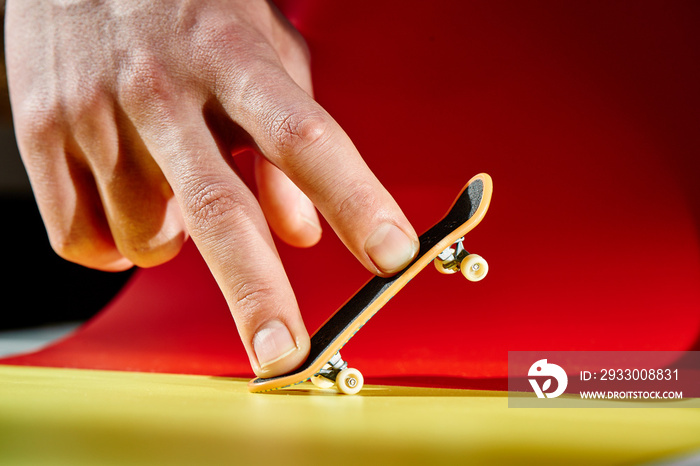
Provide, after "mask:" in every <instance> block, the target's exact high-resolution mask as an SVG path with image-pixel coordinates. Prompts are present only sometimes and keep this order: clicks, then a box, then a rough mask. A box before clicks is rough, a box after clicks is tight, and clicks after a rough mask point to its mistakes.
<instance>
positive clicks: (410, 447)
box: [0, 366, 700, 465]
mask: <svg viewBox="0 0 700 466" xmlns="http://www.w3.org/2000/svg"><path fill="white" fill-rule="evenodd" d="M246 383H247V380H233V379H225V378H214V377H202V376H182V375H167V374H144V373H131V372H106V371H87V370H71V369H46V368H27V367H10V366H0V464H3V465H6V464H31V465H41V464H66V465H68V464H70V465H76V464H91V465H92V464H148V465H156V464H167V465H176V464H202V465H211V464H288V465H294V464H304V465H314V464H333V465H337V464H355V465H365V464H388V463H400V464H420V463H424V464H537V465H542V464H586V465H590V464H636V463H640V462H641V463H643V462H648V461H653V460H658V459H660V458H668V457H671V456H675V455H679V454H684V453H688V452H692V451H698V450H699V449H700V410H699V409H695V408H644V409H642V408H623V409H614V408H600V409H598V408H582V409H515V408H508V406H507V397H506V393H503V392H480V391H466V390H437V389H425V388H400V387H378V386H366V387H365V388H364V389H363V391H362V395H357V396H344V395H336V394H335V393H333V392H332V391H329V392H323V391H319V390H316V389H314V388H313V387H312V386H311V385H310V384H309V385H308V386H307V385H303V386H301V387H302V388H301V389H299V390H294V391H285V392H271V393H269V394H251V393H249V392H248V390H247V388H246ZM598 403H600V402H598ZM683 403H685V402H681V403H679V404H677V406H683Z"/></svg>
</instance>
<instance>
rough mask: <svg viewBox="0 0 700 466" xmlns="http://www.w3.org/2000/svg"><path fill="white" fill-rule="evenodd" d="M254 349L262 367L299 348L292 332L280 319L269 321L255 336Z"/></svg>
mask: <svg viewBox="0 0 700 466" xmlns="http://www.w3.org/2000/svg"><path fill="white" fill-rule="evenodd" d="M253 349H254V350H255V356H257V358H258V364H260V368H261V369H264V368H265V367H267V366H269V365H271V364H274V363H276V362H277V361H279V360H281V359H284V358H285V357H287V356H289V355H290V354H292V353H293V352H294V351H296V350H297V345H296V343H295V341H294V339H293V338H292V335H291V333H289V330H288V329H287V326H286V325H284V324H283V323H282V322H280V321H279V320H271V321H270V322H267V323H266V324H265V325H264V326H263V327H262V328H261V329H260V330H258V333H256V334H255V336H254V337H253Z"/></svg>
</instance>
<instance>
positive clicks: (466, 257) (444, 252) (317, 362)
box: [248, 173, 493, 395]
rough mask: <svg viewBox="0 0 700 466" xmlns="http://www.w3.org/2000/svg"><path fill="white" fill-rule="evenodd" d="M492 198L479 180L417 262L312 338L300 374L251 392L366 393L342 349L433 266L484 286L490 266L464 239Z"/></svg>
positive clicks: (428, 237) (254, 383)
mask: <svg viewBox="0 0 700 466" xmlns="http://www.w3.org/2000/svg"><path fill="white" fill-rule="evenodd" d="M492 192H493V183H492V181H491V177H490V176H489V175H487V174H485V173H481V174H479V175H476V176H475V177H474V178H472V179H471V180H469V183H467V185H466V186H465V187H464V188H463V189H462V191H461V192H460V194H459V196H457V199H456V200H455V202H454V204H452V207H451V208H450V210H449V211H448V212H447V214H446V215H445V217H443V219H442V220H440V221H439V222H438V223H436V224H435V225H434V226H433V227H432V228H430V229H429V230H428V231H426V232H425V233H423V234H422V235H421V236H420V252H419V253H418V257H417V258H416V259H415V260H414V261H413V262H412V263H411V264H410V265H409V266H408V267H406V268H405V269H404V270H402V271H401V272H399V273H397V274H396V275H394V276H392V277H388V278H383V277H374V278H372V279H371V280H370V281H368V282H367V283H366V284H365V286H363V287H362V288H360V290H359V291H358V292H357V293H355V295H354V296H353V297H352V298H350V299H349V300H348V301H347V302H346V303H345V304H344V305H343V306H341V307H340V309H338V310H337V311H336V312H335V314H333V315H332V316H331V317H330V318H329V319H328V320H327V321H326V323H325V324H323V325H322V326H321V327H320V328H319V329H318V330H317V331H316V333H315V334H314V335H313V336H312V337H311V349H310V351H309V356H308V357H307V359H306V361H305V362H304V363H303V364H302V365H301V366H300V367H299V368H298V369H296V370H295V371H293V372H290V373H288V374H285V375H280V376H276V377H269V378H256V379H253V380H251V381H250V382H249V383H248V389H249V390H250V391H251V392H266V391H269V390H276V389H283V388H289V387H291V386H293V385H296V384H299V383H302V382H306V381H307V380H309V379H311V381H312V382H313V384H314V385H316V386H317V387H319V388H331V387H333V386H334V385H335V386H336V387H337V389H338V390H339V391H340V392H342V393H346V394H350V395H354V394H355V393H358V392H359V391H360V390H361V389H362V385H363V384H364V379H363V377H362V374H361V373H360V371H358V370H357V369H354V368H350V367H348V365H347V362H345V361H343V359H342V358H341V356H340V349H341V348H342V347H343V346H345V344H346V343H347V342H348V341H349V340H350V338H352V337H353V335H354V334H355V333H356V332H357V331H358V330H360V328H362V326H363V325H364V324H365V323H367V321H368V320H369V319H370V318H371V317H372V316H373V315H374V314H376V313H377V311H379V309H381V308H382V306H384V305H385V304H386V303H387V302H388V301H389V300H390V299H391V298H392V297H393V296H394V295H395V294H396V293H398V292H399V291H400V290H401V289H402V288H403V287H404V286H405V285H406V284H407V283H408V282H409V281H410V280H411V279H412V278H413V277H415V276H416V274H418V272H420V271H421V270H423V268H425V267H426V266H427V265H428V264H429V263H430V262H433V263H434V265H435V267H436V268H437V270H438V271H439V272H440V273H445V274H451V273H455V272H458V271H460V270H461V272H462V274H463V275H464V276H465V277H466V278H467V279H468V280H470V281H479V280H481V279H483V278H484V277H485V276H486V274H487V273H488V264H487V263H486V261H485V260H484V259H482V258H481V257H480V256H478V255H476V254H470V253H469V252H467V251H466V250H465V249H464V246H463V244H462V243H463V241H464V235H466V234H467V233H468V232H469V231H471V230H472V229H473V228H474V227H475V226H477V225H478V224H479V222H481V220H482V219H483V218H484V215H485V214H486V211H487V210H488V207H489V203H490V202H491V194H492Z"/></svg>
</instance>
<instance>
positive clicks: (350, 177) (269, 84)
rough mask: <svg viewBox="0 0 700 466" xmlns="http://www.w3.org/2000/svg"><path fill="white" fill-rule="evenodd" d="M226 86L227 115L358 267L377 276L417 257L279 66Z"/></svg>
mask: <svg viewBox="0 0 700 466" xmlns="http://www.w3.org/2000/svg"><path fill="white" fill-rule="evenodd" d="M258 68H259V67H258ZM252 69H253V70H255V69H256V67H255V66H253V68H252ZM228 83H229V84H227V85H225V86H224V88H223V90H221V91H220V92H219V99H220V101H221V102H222V105H223V107H224V109H225V110H226V112H227V113H228V115H229V116H230V117H231V118H232V119H233V120H234V121H236V122H237V123H238V124H239V125H241V126H242V127H243V128H244V129H245V130H246V131H247V132H248V133H249V134H250V135H251V136H252V137H253V139H254V140H255V142H256V143H257V145H258V147H259V148H260V151H261V152H262V154H263V155H264V156H265V157H266V158H267V159H268V160H269V161H270V162H272V163H273V164H274V165H276V166H277V167H278V168H279V169H281V170H282V171H283V172H284V173H285V174H286V175H287V176H288V177H289V178H290V179H291V180H292V181H293V182H294V183H295V184H296V185H297V186H298V187H299V188H301V190H302V191H304V193H305V194H306V195H307V196H308V197H309V198H310V199H311V201H312V202H313V203H314V204H315V205H316V207H317V208H318V209H319V211H320V212H321V213H322V214H323V215H324V217H325V218H326V219H327V220H328V222H329V223H330V225H331V226H332V227H333V229H334V230H335V231H336V233H337V234H338V236H339V237H340V239H341V240H342V241H343V242H344V243H345V245H346V246H347V247H348V249H350V251H351V252H352V253H353V254H354V255H355V256H356V257H357V258H358V259H359V260H360V262H362V263H363V264H364V266H365V267H367V269H369V270H370V271H372V272H373V273H375V274H378V275H389V274H392V273H395V272H397V271H399V270H401V269H403V268H404V267H405V266H406V265H408V263H409V262H410V261H411V260H412V259H413V258H414V257H415V255H416V253H417V252H418V244H419V243H418V238H417V235H416V233H415V231H414V229H413V227H412V226H411V224H410V223H409V222H408V220H407V219H406V217H405V215H404V214H403V212H402V211H401V209H400V208H399V206H398V205H397V204H396V202H395V201H394V199H393V198H392V197H391V195H390V194H389V193H388V192H387V190H386V189H385V188H384V187H383V186H382V184H381V183H380V182H379V180H378V179H377V177H376V176H375V175H374V174H373V173H372V171H371V170H370V169H369V167H368V166H367V164H366V163H365V162H364V160H363V159H362V157H361V156H360V154H359V152H358V151H357V149H356V148H355V145H354V144H353V143H352V141H351V140H350V138H349V137H348V135H347V134H346V133H345V131H344V130H343V129H342V128H341V127H340V125H338V123H337V122H336V121H335V120H334V119H333V118H332V117H331V116H330V115H329V114H328V112H326V111H325V110H324V109H323V108H322V107H321V106H320V105H319V104H318V103H317V102H316V101H314V100H313V99H312V98H311V97H310V96H309V95H308V94H307V93H306V92H304V90H303V89H301V88H300V87H299V86H298V85H297V84H296V83H295V82H294V81H293V80H292V79H291V78H290V77H289V75H288V74H287V73H286V72H285V70H284V69H283V68H282V67H281V65H279V64H274V63H273V64H270V63H267V66H266V67H265V72H264V73H262V72H258V73H255V71H254V72H253V77H248V78H247V79H242V80H229V81H228Z"/></svg>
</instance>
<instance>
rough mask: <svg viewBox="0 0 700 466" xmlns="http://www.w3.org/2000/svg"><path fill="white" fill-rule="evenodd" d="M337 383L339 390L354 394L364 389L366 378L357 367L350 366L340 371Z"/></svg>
mask: <svg viewBox="0 0 700 466" xmlns="http://www.w3.org/2000/svg"><path fill="white" fill-rule="evenodd" d="M335 383H336V385H337V386H338V390H340V391H341V392H342V393H345V394H346V395H354V394H356V393H357V392H359V391H360V390H362V386H363V385H364V384H365V378H364V377H362V373H361V372H360V371H358V370H357V369H354V368H351V367H348V368H347V369H343V370H342V371H340V372H339V373H338V377H337V378H336V379H335Z"/></svg>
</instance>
